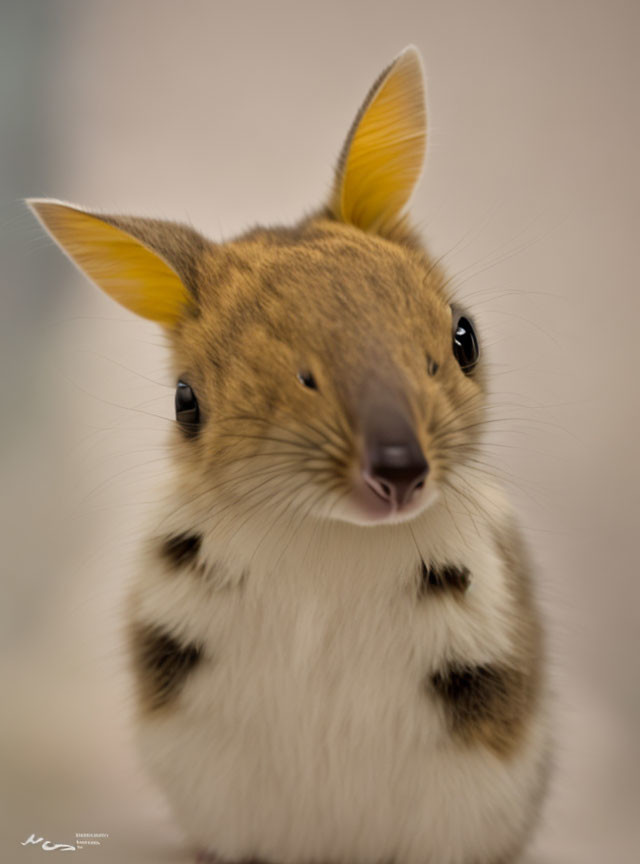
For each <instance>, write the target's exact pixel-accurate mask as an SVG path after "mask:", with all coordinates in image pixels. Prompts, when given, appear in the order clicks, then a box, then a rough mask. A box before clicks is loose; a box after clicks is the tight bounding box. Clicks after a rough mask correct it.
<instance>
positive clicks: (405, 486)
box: [364, 436, 429, 507]
mask: <svg viewBox="0 0 640 864" xmlns="http://www.w3.org/2000/svg"><path fill="white" fill-rule="evenodd" d="M367 456H368V459H367V462H368V465H367V467H366V468H365V470H364V479H365V481H366V483H367V485H368V486H369V487H370V488H371V489H373V491H374V492H375V493H376V495H378V496H379V497H380V498H383V499H384V500H385V501H389V503H391V504H395V505H396V506H397V507H401V506H402V505H403V504H407V503H408V502H409V501H410V500H411V498H412V497H413V495H414V493H415V492H417V491H418V489H421V488H422V487H423V486H424V481H425V478H426V476H427V474H428V472H429V465H428V463H427V460H426V459H425V456H424V454H423V452H422V449H421V447H420V445H419V444H418V442H417V441H416V439H415V438H414V437H413V436H411V437H409V438H407V439H405V440H402V441H396V442H393V443H387V442H385V443H382V442H372V443H371V444H370V445H369V447H368V454H367Z"/></svg>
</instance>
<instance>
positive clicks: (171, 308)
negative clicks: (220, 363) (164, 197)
mask: <svg viewBox="0 0 640 864" xmlns="http://www.w3.org/2000/svg"><path fill="white" fill-rule="evenodd" d="M27 204H28V205H29V207H30V208H31V209H32V210H33V212H34V213H35V215H36V216H37V218H38V219H39V220H40V222H41V223H42V225H43V226H44V227H45V228H46V229H47V231H48V232H49V233H50V234H51V236H52V237H53V239H54V240H55V241H56V243H58V245H59V246H60V248H61V249H62V250H63V252H65V253H66V254H67V255H68V256H69V258H71V260H72V261H73V262H74V264H76V265H77V266H78V267H79V268H80V270H82V271H83V273H85V274H86V275H87V276H88V277H89V279H91V280H92V281H93V282H95V284H96V285H97V286H98V287H99V288H102V290H103V291H105V292H106V293H107V294H109V296H110V297H113V299H114V300H116V301H117V302H118V303H121V304H122V305H123V306H126V308H127V309H130V310H131V311H132V312H135V313H136V314H137V315H142V317H143V318H150V319H151V320H152V321H157V322H158V323H159V324H162V325H164V326H165V327H173V326H174V325H175V324H176V323H177V321H178V320H179V319H180V318H181V317H182V316H183V315H184V314H185V312H187V311H188V310H189V309H191V310H193V309H195V303H196V299H197V285H196V267H197V259H198V256H199V254H200V253H201V252H202V250H203V248H204V245H205V241H204V240H203V238H202V237H201V236H200V235H199V234H198V233H197V232H196V231H194V230H193V229H191V228H188V227H187V226H185V225H179V224H174V223H172V222H164V221H161V220H159V219H136V218H130V217H124V216H122V217H120V216H104V215H98V214H95V213H89V212H87V211H85V210H82V209H81V208H79V207H75V206H73V205H71V204H65V203H63V202H61V201H53V200H48V199H38V198H31V199H29V200H28V201H27Z"/></svg>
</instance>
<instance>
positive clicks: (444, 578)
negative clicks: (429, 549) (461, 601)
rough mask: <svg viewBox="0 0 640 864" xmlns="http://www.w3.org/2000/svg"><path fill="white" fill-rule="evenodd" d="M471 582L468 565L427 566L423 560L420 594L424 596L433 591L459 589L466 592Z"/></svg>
mask: <svg viewBox="0 0 640 864" xmlns="http://www.w3.org/2000/svg"><path fill="white" fill-rule="evenodd" d="M470 584H471V574H470V573H469V570H468V569H467V568H466V567H455V566H454V565H453V564H441V565H438V566H434V565H433V564H431V565H429V566H427V565H426V564H425V562H424V561H422V562H421V579H420V596H421V597H424V596H425V595H426V594H428V593H429V592H431V591H438V592H441V591H447V590H452V591H458V592H460V593H464V592H465V591H466V590H467V588H468V587H469V585H470Z"/></svg>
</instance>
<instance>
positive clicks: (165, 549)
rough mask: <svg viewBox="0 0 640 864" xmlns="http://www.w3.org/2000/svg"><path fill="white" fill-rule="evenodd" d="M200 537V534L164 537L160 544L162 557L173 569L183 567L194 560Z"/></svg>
mask: <svg viewBox="0 0 640 864" xmlns="http://www.w3.org/2000/svg"><path fill="white" fill-rule="evenodd" d="M201 544H202V537H201V536H200V534H175V535H173V536H172V537H165V539H164V541H163V543H162V555H163V557H164V558H166V559H167V561H168V562H169V563H170V564H173V566H174V567H184V565H185V564H191V562H192V561H193V560H194V559H195V558H196V556H197V554H198V551H199V550H200V546H201Z"/></svg>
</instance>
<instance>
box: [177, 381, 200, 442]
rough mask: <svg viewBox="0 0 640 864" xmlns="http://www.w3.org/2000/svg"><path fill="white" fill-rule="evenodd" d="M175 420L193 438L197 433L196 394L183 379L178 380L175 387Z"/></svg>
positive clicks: (197, 412)
mask: <svg viewBox="0 0 640 864" xmlns="http://www.w3.org/2000/svg"><path fill="white" fill-rule="evenodd" d="M176 420H177V421H178V423H179V424H180V426H181V427H182V431H183V432H184V433H185V435H187V436H189V437H191V438H193V437H195V436H196V435H197V434H198V424H199V423H200V409H199V408H198V400H197V399H196V394H195V393H194V392H193V390H192V389H191V387H190V385H189V384H187V383H186V382H185V381H182V380H180V381H178V386H177V388H176Z"/></svg>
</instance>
